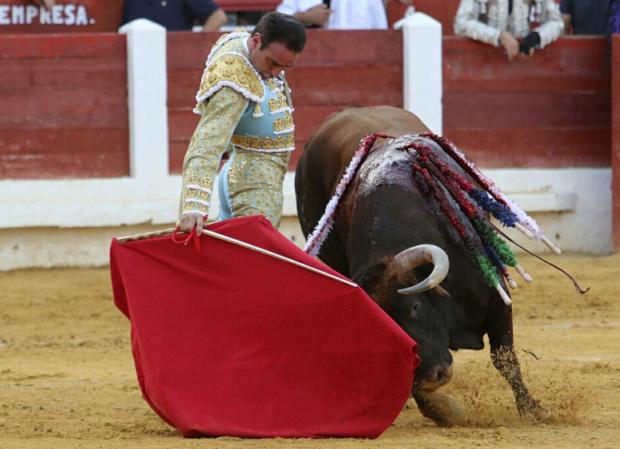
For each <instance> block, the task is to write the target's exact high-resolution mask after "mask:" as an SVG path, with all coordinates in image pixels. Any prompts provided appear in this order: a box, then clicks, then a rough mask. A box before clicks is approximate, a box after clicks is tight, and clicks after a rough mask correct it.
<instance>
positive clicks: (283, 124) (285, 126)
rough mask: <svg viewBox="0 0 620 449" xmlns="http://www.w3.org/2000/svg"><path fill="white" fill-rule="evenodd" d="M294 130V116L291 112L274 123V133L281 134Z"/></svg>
mask: <svg viewBox="0 0 620 449" xmlns="http://www.w3.org/2000/svg"><path fill="white" fill-rule="evenodd" d="M292 128H293V116H292V115H291V114H290V112H288V111H287V112H285V114H284V117H283V118H277V119H275V120H274V121H273V132H274V133H281V132H284V131H288V130H290V129H292Z"/></svg>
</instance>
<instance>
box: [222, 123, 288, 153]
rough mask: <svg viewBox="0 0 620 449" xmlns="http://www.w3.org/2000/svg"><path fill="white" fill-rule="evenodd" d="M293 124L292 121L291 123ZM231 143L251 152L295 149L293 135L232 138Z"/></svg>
mask: <svg viewBox="0 0 620 449" xmlns="http://www.w3.org/2000/svg"><path fill="white" fill-rule="evenodd" d="M291 124H292V121H291ZM230 142H231V143H232V144H233V145H235V146H239V147H241V148H248V149H251V150H283V151H285V150H289V149H292V148H294V147H295V137H294V136H293V134H289V135H287V136H276V137H254V136H240V135H236V136H232V139H230Z"/></svg>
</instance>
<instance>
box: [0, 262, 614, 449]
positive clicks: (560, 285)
mask: <svg viewBox="0 0 620 449" xmlns="http://www.w3.org/2000/svg"><path fill="white" fill-rule="evenodd" d="M521 259H522V261H523V264H524V265H525V266H526V267H527V268H528V270H529V271H530V272H531V273H532V274H533V275H534V277H535V283H534V284H532V285H529V286H526V287H525V288H522V289H520V290H517V291H516V292H515V294H514V302H515V332H516V337H515V338H516V343H517V348H518V353H519V355H520V358H521V363H522V366H523V369H524V375H525V378H526V381H527V383H528V384H529V387H530V389H531V390H532V392H533V393H534V395H535V396H536V397H537V398H538V399H540V400H541V402H542V403H543V405H544V406H546V407H547V409H548V410H550V411H551V412H553V413H554V414H555V415H556V417H557V418H556V421H555V422H554V423H552V424H537V423H532V422H524V421H522V420H520V419H519V417H518V415H517V412H516V410H515V406H514V402H513V397H512V394H511V392H510V390H509V388H508V386H507V385H506V384H505V383H504V382H503V380H502V379H501V378H500V377H499V375H498V374H497V373H496V371H495V369H494V368H493V367H492V365H491V363H490V360H489V356H488V350H486V349H485V350H483V351H477V352H473V351H462V352H459V353H457V354H456V356H455V358H456V367H457V371H456V375H455V379H454V380H453V382H452V384H451V385H450V386H449V387H447V388H446V389H444V392H446V393H450V395H451V396H453V397H454V398H456V399H457V400H458V401H459V402H460V403H461V404H462V406H463V408H464V409H465V411H466V413H467V414H468V416H469V421H470V423H469V424H468V425H467V426H464V427H455V428H451V429H440V428H437V427H436V426H435V425H434V424H433V423H432V422H430V421H428V420H426V419H424V418H423V417H422V416H421V415H420V414H419V412H418V411H417V408H416V407H415V404H413V402H411V401H410V403H409V404H408V406H407V408H406V409H405V410H404V411H403V413H402V414H401V416H400V417H399V418H398V420H397V421H396V423H394V425H393V426H392V427H391V428H390V429H389V430H388V431H387V432H386V433H385V434H384V435H383V436H381V437H380V438H379V439H377V440H355V439H331V440H286V439H275V440H269V439H265V440H241V439H237V438H214V439H198V440H184V439H182V438H181V437H179V436H178V434H177V433H176V431H175V430H174V429H172V428H170V427H168V426H167V425H166V424H164V423H163V422H162V421H161V420H160V419H159V418H158V417H157V416H156V415H155V413H153V412H152V411H151V410H150V409H149V407H148V406H147V405H146V403H145V402H144V401H143V400H142V398H141V396H140V391H139V390H138V386H137V384H136V380H135V373H134V368H133V362H132V359H131V353H130V347H129V322H128V321H127V320H126V319H125V317H124V316H122V315H121V314H120V312H118V311H117V310H116V309H115V307H114V305H113V302H112V293H111V290H110V284H109V279H108V271H107V269H88V270H77V269H66V270H60V269H57V270H25V271H15V272H8V273H0V448H2V449H13V448H20V449H35V448H45V449H67V448H89V449H91V448H122V449H132V448H149V449H152V448H153V449H154V448H218V449H227V448H251V449H258V448H261V449H262V448H302V447H303V448H317V449H318V448H321V449H322V448H325V449H327V448H329V449H344V448H353V447H356V448H357V447H365V448H469V447H476V448H494V449H501V448H553V449H564V448H575V449H576V448H579V449H582V448H588V449H597V448H617V447H620V298H619V296H618V292H619V291H620V279H619V275H620V255H616V256H611V257H601V258H592V257H580V256H562V257H555V258H553V259H552V260H553V261H554V262H556V263H559V264H560V265H562V266H563V267H564V268H566V269H568V270H569V271H570V272H572V273H573V274H575V276H576V277H577V278H578V279H579V281H580V282H581V283H582V284H584V285H589V286H590V287H591V291H590V292H589V293H588V294H587V295H585V296H580V295H579V294H577V293H576V292H575V290H574V289H573V287H572V285H571V283H570V282H569V281H568V280H567V279H566V278H564V277H563V276H562V275H561V274H560V273H558V272H556V271H554V270H552V269H551V268H549V267H548V266H546V265H543V264H541V263H540V262H538V261H536V260H533V259H531V258H525V257H522V258H521ZM299 406H300V407H303V404H300V405H299Z"/></svg>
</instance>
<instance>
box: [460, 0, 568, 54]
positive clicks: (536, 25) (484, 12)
mask: <svg viewBox="0 0 620 449" xmlns="http://www.w3.org/2000/svg"><path fill="white" fill-rule="evenodd" d="M563 30H564V23H563V21H562V16H561V14H560V9H559V7H558V5H557V3H556V2H555V1H554V0H513V2H512V12H511V13H510V15H509V14H508V0H461V4H460V5H459V9H458V11H457V13H456V18H455V20H454V32H455V33H456V34H457V35H460V36H467V37H470V38H472V39H475V40H477V41H482V42H486V43H487V44H491V45H495V46H496V47H497V46H499V35H500V34H501V32H502V31H507V32H508V33H510V34H512V35H513V36H514V37H516V38H522V37H525V36H526V35H527V34H528V33H529V32H530V31H536V32H538V34H539V35H540V47H541V48H543V47H545V46H546V45H548V44H550V43H551V42H553V41H554V40H556V39H557V38H558V37H559V36H560V35H561V34H562V31H563Z"/></svg>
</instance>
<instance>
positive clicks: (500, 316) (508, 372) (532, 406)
mask: <svg viewBox="0 0 620 449" xmlns="http://www.w3.org/2000/svg"><path fill="white" fill-rule="evenodd" d="M498 302H500V303H501V300H500V299H499V298H498ZM491 317H492V321H493V323H492V324H491V325H490V327H489V330H488V335H489V343H490V346H491V360H492V361H493V365H494V366H495V368H497V370H498V371H499V372H500V374H501V375H502V376H503V377H504V379H506V381H507V382H508V384H509V385H510V388H512V392H513V393H514V396H515V399H516V403H517V410H518V411H519V415H521V416H522V417H533V418H535V419H537V420H541V421H547V420H549V419H551V417H552V416H551V414H550V413H549V412H548V411H547V410H545V409H544V408H543V406H542V405H541V404H540V402H539V401H537V400H536V399H534V398H533V397H532V395H531V394H530V392H529V391H528V389H527V387H526V386H525V383H524V382H523V377H522V375H521V368H520V366H519V359H518V358H517V354H516V353H515V350H514V342H513V327H512V307H511V306H505V305H504V304H503V303H501V305H500V306H499V307H498V309H497V310H495V311H494V313H492V314H491Z"/></svg>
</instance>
